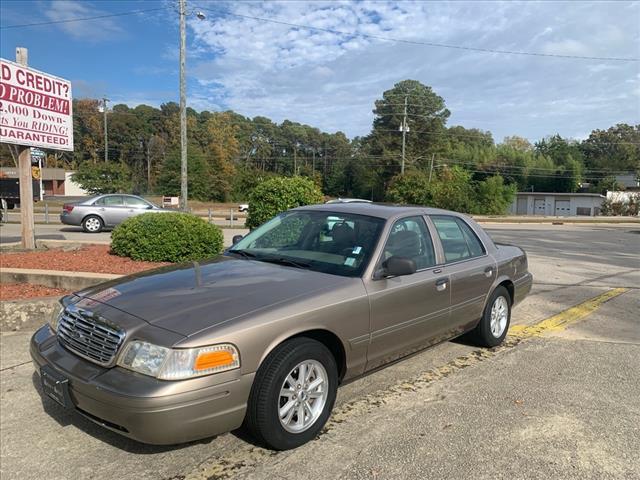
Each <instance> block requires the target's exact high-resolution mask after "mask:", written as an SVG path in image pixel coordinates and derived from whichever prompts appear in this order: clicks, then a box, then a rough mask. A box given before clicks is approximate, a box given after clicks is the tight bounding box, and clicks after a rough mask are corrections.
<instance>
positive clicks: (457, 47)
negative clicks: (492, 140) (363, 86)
mask: <svg viewBox="0 0 640 480" xmlns="http://www.w3.org/2000/svg"><path fill="white" fill-rule="evenodd" d="M198 8H200V9H202V10H208V11H210V12H217V13H221V14H223V15H228V16H231V17H238V18H246V19H250V20H258V21H261V22H268V23H275V24H278V25H286V26H289V27H295V28H304V29H306V30H315V31H319V32H326V33H333V34H336V35H343V36H350V37H363V38H372V39H375V40H382V41H385V42H395V43H405V44H409V45H423V46H427V47H438V48H449V49H455V50H467V51H473V52H482V53H500V54H506V55H525V56H533V57H553V58H571V59H578V60H604V61H616V62H638V61H640V58H633V57H630V58H622V57H595V56H582V55H561V54H555V53H540V52H524V51H516V50H497V49H492V48H480V47H468V46H463V45H451V44H446V43H435V42H425V41H419V40H406V39H402V38H394V37H385V36H382V35H373V34H369V33H360V32H345V31H342V30H335V29H332V28H322V27H313V26H311V25H303V24H300V23H292V22H285V21H282V20H275V19H272V18H264V17H255V16H252V15H241V14H239V13H231V12H229V11H228V10H221V9H213V8H206V7H198Z"/></svg>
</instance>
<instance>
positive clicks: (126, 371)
mask: <svg viewBox="0 0 640 480" xmlns="http://www.w3.org/2000/svg"><path fill="white" fill-rule="evenodd" d="M531 283H532V276H531V274H530V273H529V271H528V266H527V257H526V255H525V253H524V252H523V251H522V250H521V249H520V248H518V247H515V246H511V245H498V244H495V243H494V242H493V241H492V240H491V238H490V237H489V236H488V235H487V234H486V233H485V232H484V230H482V228H480V227H479V226H478V225H477V224H476V223H475V222H474V221H473V220H472V219H470V218H468V217H466V216H464V215H460V214H458V213H454V212H449V211H445V210H436V209H432V208H418V207H394V206H384V205H375V204H369V203H336V204H329V205H314V206H306V207H300V208H297V209H294V210H291V211H288V212H285V213H282V214H280V215H278V216H277V217H275V218H273V219H272V220H270V221H269V222H267V223H265V224H264V225H262V226H260V227H258V228H257V229H255V230H253V231H252V232H251V233H249V234H248V235H247V236H246V237H244V238H241V239H239V240H238V241H237V242H236V243H235V244H234V245H233V246H232V247H231V248H230V249H229V250H227V251H226V252H225V254H224V255H222V256H219V257H217V258H214V259H210V260H206V261H202V262H191V263H185V264H181V265H174V266H169V267H164V268H160V269H158V270H153V271H148V272H143V273H140V274H137V275H133V276H129V277H124V278H120V279H117V280H114V281H111V282H109V283H105V284H102V285H98V286H95V287H91V288H88V289H86V290H83V291H80V292H77V293H75V294H73V295H69V296H66V297H64V298H63V299H62V301H61V302H62V303H61V304H60V305H59V309H58V310H57V312H55V314H54V315H53V317H52V318H51V322H50V324H49V325H45V326H43V327H42V328H40V330H38V331H37V332H36V333H35V335H34V336H33V338H32V340H31V356H32V358H33V361H34V365H35V368H36V371H37V372H38V374H39V375H40V378H41V382H42V389H43V391H44V393H45V395H47V396H48V397H50V398H52V399H53V400H55V401H56V402H58V403H59V404H61V405H62V406H64V407H66V408H68V409H69V410H71V411H75V412H78V413H79V414H81V415H84V416H85V417H87V418H89V419H90V420H92V421H94V422H96V423H98V424H100V425H102V426H104V427H106V428H108V429H110V430H112V431H114V432H117V433H119V434H122V435H126V436H128V437H131V438H134V439H137V440H140V441H142V442H147V443H154V444H174V443H180V442H187V441H190V440H195V439H199V438H204V437H210V436H213V435H218V434H221V433H223V432H228V431H230V430H233V429H236V428H238V427H240V425H242V424H243V423H244V424H246V425H247V426H248V427H249V429H250V430H251V431H252V432H253V434H254V435H255V436H256V438H258V439H259V440H260V441H261V442H262V443H264V444H266V445H269V446H270V447H272V448H275V449H288V448H294V447H297V446H299V445H302V444H303V443H305V442H307V441H309V440H311V439H313V438H315V437H316V436H317V435H318V434H319V432H320V431H321V430H322V427H323V426H324V424H325V422H326V421H327V419H328V418H329V415H330V414H331V409H332V408H333V404H334V401H335V398H336V391H337V388H338V385H340V384H341V383H343V382H345V381H347V380H350V379H353V378H356V377H358V376H361V375H363V374H365V373H367V372H371V371H373V370H374V369H376V368H379V367H381V366H383V365H386V364H389V363H390V362H393V361H395V360H397V359H399V358H401V357H403V356H406V355H409V354H411V353H413V352H416V351H417V350H419V349H421V348H425V347H428V346H430V345H434V344H436V343H439V342H442V341H444V340H447V339H450V338H453V337H456V336H459V335H462V334H463V333H465V332H473V334H474V337H475V339H476V341H477V343H478V344H480V345H483V346H487V347H492V346H496V345H498V344H500V343H501V342H502V341H503V340H504V338H505V336H506V335H507V330H508V329H509V321H510V318H511V309H512V307H513V306H514V305H516V304H517V303H519V302H520V301H521V300H522V299H523V298H525V296H526V295H527V293H529V290H530V289H531Z"/></svg>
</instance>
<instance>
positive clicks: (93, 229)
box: [82, 215, 104, 233]
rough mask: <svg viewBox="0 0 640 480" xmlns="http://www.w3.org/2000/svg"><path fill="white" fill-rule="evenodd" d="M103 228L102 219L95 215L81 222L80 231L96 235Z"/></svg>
mask: <svg viewBox="0 0 640 480" xmlns="http://www.w3.org/2000/svg"><path fill="white" fill-rule="evenodd" d="M103 227H104V223H103V222H102V219H101V218H100V217H98V216H96V215H89V216H88V217H87V218H85V219H84V220H83V221H82V229H83V230H84V231H85V232H87V233H98V232H100V231H102V228H103Z"/></svg>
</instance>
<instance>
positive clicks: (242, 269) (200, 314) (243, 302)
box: [77, 256, 353, 336]
mask: <svg viewBox="0 0 640 480" xmlns="http://www.w3.org/2000/svg"><path fill="white" fill-rule="evenodd" d="M350 280H351V281H352V280H353V279H349V278H347V277H340V276H336V275H329V274H326V273H319V272H313V271H309V270H303V269H299V268H294V267H288V266H282V265H276V264H270V263H264V262H258V261H254V260H245V259H236V258H231V257H223V256H221V257H218V258H216V259H214V260H210V261H206V262H203V263H198V262H192V263H189V264H180V265H175V266H169V267H163V268H160V269H156V270H152V271H148V272H143V273H141V274H137V275H132V276H128V277H124V278H121V279H117V280H114V281H111V282H108V283H104V284H101V285H98V286H96V287H92V288H89V289H87V290H83V291H81V292H78V293H77V295H79V296H81V297H86V298H90V299H92V300H94V301H97V302H101V303H105V304H107V305H109V306H111V307H114V308H117V309H119V310H122V311H124V312H126V313H129V314H131V315H135V316H136V317H138V318H140V319H142V320H144V321H146V322H148V323H150V324H152V325H155V326H158V327H161V328H164V329H167V330H171V331H173V332H175V333H179V334H181V335H185V336H191V335H194V334H196V333H198V332H200V331H202V330H204V329H206V328H209V327H213V326H215V325H219V324H221V323H225V322H228V321H231V320H234V319H238V318H240V317H244V316H246V315H251V314H257V313H258V312H259V311H261V310H263V309H266V308H269V307H274V306H276V305H278V304H281V303H286V302H290V301H293V300H295V299H297V298H300V297H304V296H307V295H310V294H313V293H314V292H319V291H321V290H326V289H329V288H341V287H342V286H344V285H345V284H347V283H349V281H350Z"/></svg>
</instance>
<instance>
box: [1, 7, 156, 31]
mask: <svg viewBox="0 0 640 480" xmlns="http://www.w3.org/2000/svg"><path fill="white" fill-rule="evenodd" d="M167 8H168V7H161V8H147V9H144V10H131V11H129V12H120V13H109V14H105V15H95V16H93V17H75V18H66V19H64V20H51V21H47V22H34V23H22V24H17V25H5V26H4V27H2V26H0V30H8V29H10V28H26V27H41V26H44V25H57V24H60V23H73V22H84V21H88V20H100V19H103V18H112V17H124V16H127V15H136V14H138V13H149V12H157V11H159V10H166V9H167Z"/></svg>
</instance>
